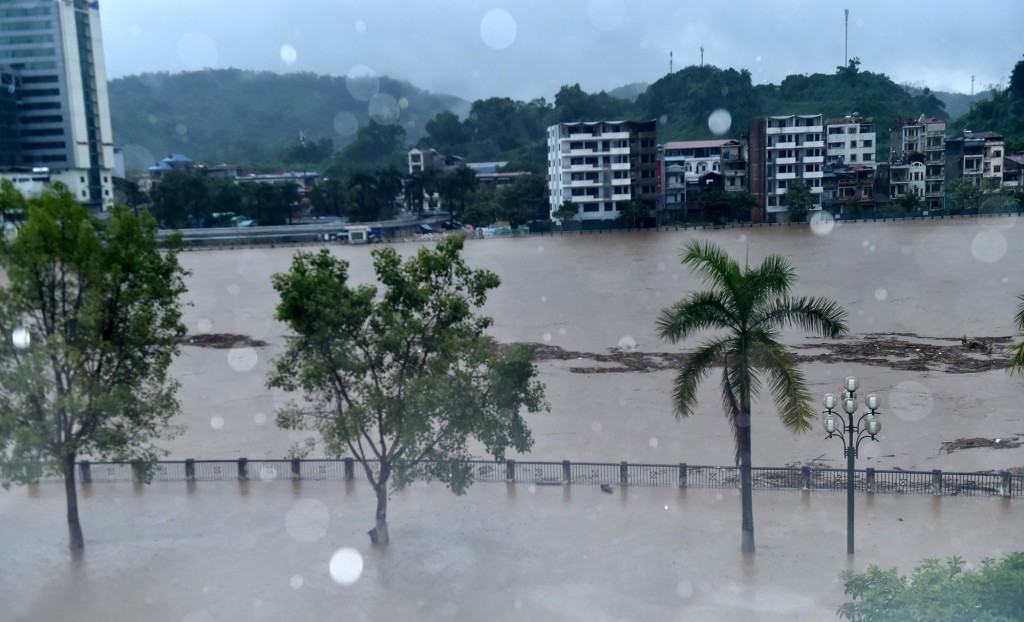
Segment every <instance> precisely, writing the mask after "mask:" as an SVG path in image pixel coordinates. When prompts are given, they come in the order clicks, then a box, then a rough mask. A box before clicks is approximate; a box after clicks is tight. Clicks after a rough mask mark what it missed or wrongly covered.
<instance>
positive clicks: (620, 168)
mask: <svg viewBox="0 0 1024 622" xmlns="http://www.w3.org/2000/svg"><path fill="white" fill-rule="evenodd" d="M656 130H657V122H656V121H592V122H578V123H559V124H558V125H552V126H550V127H548V190H549V191H550V192H549V195H550V210H551V215H552V218H554V214H555V212H557V211H558V210H559V209H560V208H561V207H562V204H563V203H564V202H566V201H571V202H572V203H574V204H576V206H577V209H578V211H579V219H580V220H613V219H615V218H618V216H619V211H620V210H621V209H622V207H623V206H625V205H626V203H628V202H630V201H641V202H643V203H647V204H649V205H650V206H651V207H652V209H653V208H654V207H655V206H656V205H657V202H658V179H657V178H658V157H657V156H658V145H657V143H656V137H655V134H656Z"/></svg>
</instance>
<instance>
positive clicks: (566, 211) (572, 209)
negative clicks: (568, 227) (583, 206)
mask: <svg viewBox="0 0 1024 622" xmlns="http://www.w3.org/2000/svg"><path fill="white" fill-rule="evenodd" d="M579 215H580V206H579V205H577V204H575V203H573V202H572V201H570V200H569V199H566V200H565V201H562V206H561V207H559V208H558V209H557V210H555V213H554V217H555V220H557V221H558V227H559V229H561V228H562V227H564V226H565V222H566V221H570V222H571V221H573V220H575V219H576V218H578V217H579Z"/></svg>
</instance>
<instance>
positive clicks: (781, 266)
mask: <svg viewBox="0 0 1024 622" xmlns="http://www.w3.org/2000/svg"><path fill="white" fill-rule="evenodd" d="M745 276H746V278H747V282H748V283H749V284H750V289H751V290H752V291H756V292H758V293H760V294H763V295H765V296H778V295H786V293H787V292H789V288H790V287H792V285H793V281H795V280H796V270H795V269H793V266H791V265H790V264H789V261H788V260H787V259H786V258H785V257H782V256H780V255H769V256H767V257H765V258H764V261H763V262H762V263H761V265H760V266H758V267H757V268H755V269H753V270H749V269H748V270H747V273H746V275H745Z"/></svg>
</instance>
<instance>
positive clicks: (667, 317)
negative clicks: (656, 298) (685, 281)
mask: <svg viewBox="0 0 1024 622" xmlns="http://www.w3.org/2000/svg"><path fill="white" fill-rule="evenodd" d="M656 324H657V327H658V336H659V337H661V338H662V339H667V340H668V341H669V342H671V343H677V342H679V341H682V340H683V339H686V338H687V337H689V336H690V335H692V334H693V333H695V332H697V331H699V330H703V329H708V328H711V329H717V328H735V327H736V326H737V318H736V316H735V313H734V312H733V310H732V309H731V308H730V307H729V300H728V299H727V298H725V297H724V296H722V295H721V294H720V293H719V292H694V293H692V294H690V295H689V296H687V297H686V298H684V299H683V300H680V301H679V302H677V303H676V304H674V305H672V306H671V307H667V308H665V309H662V310H661V313H660V314H659V315H658V319H657V321H656Z"/></svg>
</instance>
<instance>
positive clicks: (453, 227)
mask: <svg viewBox="0 0 1024 622" xmlns="http://www.w3.org/2000/svg"><path fill="white" fill-rule="evenodd" d="M441 228H442V229H447V230H448V231H457V230H460V229H465V228H466V226H465V225H464V224H462V223H461V222H459V221H457V220H446V221H445V222H443V223H441Z"/></svg>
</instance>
